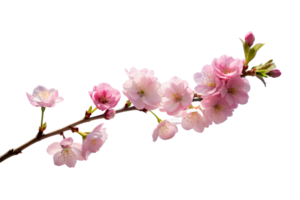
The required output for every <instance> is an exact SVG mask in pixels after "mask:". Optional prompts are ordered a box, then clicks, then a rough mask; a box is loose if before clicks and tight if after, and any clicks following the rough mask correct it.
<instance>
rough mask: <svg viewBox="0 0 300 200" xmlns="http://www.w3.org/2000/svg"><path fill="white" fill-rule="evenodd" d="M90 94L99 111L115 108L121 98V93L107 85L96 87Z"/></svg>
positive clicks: (102, 84)
mask: <svg viewBox="0 0 300 200" xmlns="http://www.w3.org/2000/svg"><path fill="white" fill-rule="evenodd" d="M89 94H90V96H91V98H92V100H93V102H94V104H95V105H96V107H97V108H98V109H99V110H107V109H110V108H114V107H115V106H116V105H117V104H118V102H119V100H120V98H121V94H120V92H119V91H118V90H116V89H114V88H112V87H111V86H110V85H109V84H107V83H101V84H99V85H98V86H94V88H93V91H92V92H89Z"/></svg>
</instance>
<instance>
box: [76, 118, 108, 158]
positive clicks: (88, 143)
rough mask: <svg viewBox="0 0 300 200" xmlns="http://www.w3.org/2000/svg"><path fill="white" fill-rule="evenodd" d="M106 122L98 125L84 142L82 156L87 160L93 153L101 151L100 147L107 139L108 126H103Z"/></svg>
mask: <svg viewBox="0 0 300 200" xmlns="http://www.w3.org/2000/svg"><path fill="white" fill-rule="evenodd" d="M103 125H104V124H103V123H102V124H100V125H98V126H97V127H96V128H94V130H93V131H92V132H91V133H89V134H88V135H87V136H86V138H85V139H84V141H83V142H82V150H81V151H82V156H83V158H84V159H85V160H87V158H88V156H89V155H90V154H91V153H96V152H97V151H99V149H100V147H102V145H103V144H104V142H105V141H106V140H107V133H106V128H102V126H103Z"/></svg>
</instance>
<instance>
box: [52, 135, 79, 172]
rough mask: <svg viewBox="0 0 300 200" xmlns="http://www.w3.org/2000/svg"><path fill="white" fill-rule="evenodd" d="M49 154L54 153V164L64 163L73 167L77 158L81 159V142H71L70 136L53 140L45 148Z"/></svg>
mask: <svg viewBox="0 0 300 200" xmlns="http://www.w3.org/2000/svg"><path fill="white" fill-rule="evenodd" d="M47 152H48V154H49V155H54V156H53V160H54V164H55V165H57V166H61V165H64V164H66V165H67V166H68V167H74V166H75V164H76V162H77V160H83V157H82V156H81V144H79V143H73V139H72V138H70V137H69V138H67V139H64V140H62V141H61V142H60V143H59V142H54V143H53V144H51V145H50V146H49V147H48V148H47Z"/></svg>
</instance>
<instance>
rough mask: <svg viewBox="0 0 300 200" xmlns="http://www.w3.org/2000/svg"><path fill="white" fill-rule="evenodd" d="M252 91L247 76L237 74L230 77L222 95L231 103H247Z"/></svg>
mask: <svg viewBox="0 0 300 200" xmlns="http://www.w3.org/2000/svg"><path fill="white" fill-rule="evenodd" d="M249 91H250V84H249V81H248V80H247V79H246V78H241V77H239V76H236V77H234V78H232V79H229V80H228V81H227V83H226V85H224V87H223V88H222V90H221V97H222V98H224V97H225V98H226V100H227V102H228V104H229V105H233V104H234V103H237V104H246V103H247V102H248V99H249V96H248V94H247V93H248V92H249Z"/></svg>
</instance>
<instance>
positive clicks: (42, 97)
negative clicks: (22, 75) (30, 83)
mask: <svg viewBox="0 0 300 200" xmlns="http://www.w3.org/2000/svg"><path fill="white" fill-rule="evenodd" d="M26 94H27V98H28V100H29V102H30V103H31V105H33V106H36V107H54V106H55V104H56V103H59V102H61V101H63V100H64V99H63V98H62V97H58V91H57V90H55V89H50V90H47V88H45V87H44V86H41V85H39V86H37V87H36V88H34V90H33V94H32V95H30V94H28V93H27V92H26Z"/></svg>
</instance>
